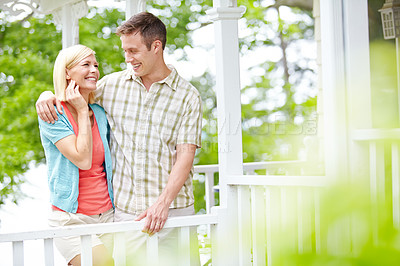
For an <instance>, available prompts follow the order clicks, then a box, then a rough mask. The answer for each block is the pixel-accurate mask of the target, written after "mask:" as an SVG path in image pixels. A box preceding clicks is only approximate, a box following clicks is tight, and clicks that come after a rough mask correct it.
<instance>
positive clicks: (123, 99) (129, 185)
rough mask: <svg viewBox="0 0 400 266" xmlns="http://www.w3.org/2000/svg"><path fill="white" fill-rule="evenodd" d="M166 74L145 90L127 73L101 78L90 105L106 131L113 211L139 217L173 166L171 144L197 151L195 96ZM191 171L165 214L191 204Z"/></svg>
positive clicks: (198, 118)
mask: <svg viewBox="0 0 400 266" xmlns="http://www.w3.org/2000/svg"><path fill="white" fill-rule="evenodd" d="M169 68H170V69H171V73H170V75H168V76H167V77H166V78H165V79H164V80H162V81H159V82H156V83H154V84H152V86H151V87H150V89H149V91H147V90H146V88H145V86H144V85H143V83H142V81H141V79H140V78H139V77H136V76H135V75H134V74H133V71H132V70H124V71H121V72H116V73H113V74H110V75H107V76H105V77H103V78H102V79H101V80H100V81H99V83H98V89H97V90H96V102H97V103H99V104H100V105H101V106H103V108H104V110H105V112H106V114H107V118H108V121H109V124H110V127H111V132H112V134H111V145H110V146H111V152H112V154H113V157H114V160H113V171H114V172H113V178H114V179H113V188H114V195H115V199H114V200H115V201H114V203H115V206H116V207H117V208H119V209H121V210H123V211H125V212H128V213H132V214H139V213H141V212H143V211H144V210H146V209H147V208H148V207H150V206H151V205H152V204H153V203H154V202H155V201H156V200H157V199H158V197H159V195H160V194H161V192H162V191H163V189H164V187H165V186H166V184H167V182H168V178H169V174H170V172H171V169H172V167H173V165H174V164H175V162H176V145H177V144H194V145H196V146H197V147H200V146H201V143H200V142H201V141H200V139H201V122H202V103H201V98H200V95H199V92H198V91H197V90H196V88H195V87H194V86H193V85H191V84H190V83H189V82H188V81H186V80H185V79H183V78H182V77H180V76H179V75H178V73H177V72H176V70H175V69H174V68H173V67H172V66H169ZM192 177H193V168H192V170H191V171H190V174H189V176H188V178H187V180H186V182H185V183H184V185H183V187H182V189H181V190H180V191H179V193H178V195H177V197H176V199H175V200H174V201H173V202H172V204H171V206H170V207H171V208H183V207H187V206H190V205H192V204H193V203H194V197H193V189H192Z"/></svg>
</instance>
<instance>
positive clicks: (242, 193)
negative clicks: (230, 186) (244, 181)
mask: <svg viewBox="0 0 400 266" xmlns="http://www.w3.org/2000/svg"><path fill="white" fill-rule="evenodd" d="M238 203H239V204H238V218H239V221H238V226H239V265H243V266H244V265H249V263H250V262H251V202H250V189H249V187H248V186H239V187H238Z"/></svg>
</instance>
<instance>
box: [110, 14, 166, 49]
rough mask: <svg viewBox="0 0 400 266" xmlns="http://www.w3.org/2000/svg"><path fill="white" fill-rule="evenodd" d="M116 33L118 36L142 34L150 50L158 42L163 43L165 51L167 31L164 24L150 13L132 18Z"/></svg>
mask: <svg viewBox="0 0 400 266" xmlns="http://www.w3.org/2000/svg"><path fill="white" fill-rule="evenodd" d="M116 33H117V35H118V36H121V35H130V34H135V33H140V34H141V35H142V38H143V42H144V44H145V45H146V47H147V49H148V50H150V49H151V44H152V43H153V42H154V41H156V40H159V41H161V43H162V48H163V50H164V49H165V43H166V42H167V29H166V28H165V25H164V23H163V22H162V21H161V20H160V19H159V18H158V17H156V16H154V15H153V14H151V13H149V12H141V13H138V14H136V15H134V16H132V17H131V18H130V19H128V20H127V21H125V22H124V23H122V25H121V26H119V27H118V28H117V32H116Z"/></svg>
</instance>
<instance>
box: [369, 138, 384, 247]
mask: <svg viewBox="0 0 400 266" xmlns="http://www.w3.org/2000/svg"><path fill="white" fill-rule="evenodd" d="M369 147H370V175H371V179H370V189H371V201H372V219H373V221H372V223H373V224H372V237H373V241H374V243H375V244H378V228H379V219H378V217H379V208H378V203H379V202H383V201H384V198H385V161H384V145H383V143H382V142H378V141H372V142H371V143H370V146H369Z"/></svg>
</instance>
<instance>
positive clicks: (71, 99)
mask: <svg viewBox="0 0 400 266" xmlns="http://www.w3.org/2000/svg"><path fill="white" fill-rule="evenodd" d="M65 100H66V101H67V102H68V103H69V104H71V105H72V106H73V107H74V108H75V110H76V111H77V112H78V113H82V112H88V111H89V109H88V103H87V102H86V101H85V99H84V98H83V96H82V95H81V93H80V92H79V85H76V82H75V81H74V80H71V82H70V83H69V85H68V87H67V89H66V90H65Z"/></svg>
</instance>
